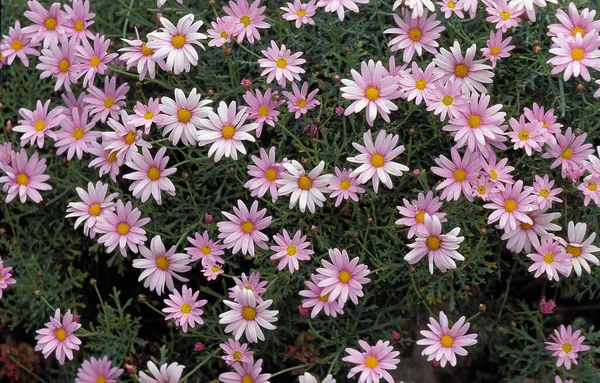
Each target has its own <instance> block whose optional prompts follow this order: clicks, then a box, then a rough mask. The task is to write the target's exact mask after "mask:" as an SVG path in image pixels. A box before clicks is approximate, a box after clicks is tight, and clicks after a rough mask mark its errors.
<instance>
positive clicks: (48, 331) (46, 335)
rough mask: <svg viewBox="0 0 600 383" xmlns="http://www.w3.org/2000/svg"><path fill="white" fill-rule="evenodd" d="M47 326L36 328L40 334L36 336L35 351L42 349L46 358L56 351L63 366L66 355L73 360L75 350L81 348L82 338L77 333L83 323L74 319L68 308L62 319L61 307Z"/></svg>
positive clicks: (57, 357)
mask: <svg viewBox="0 0 600 383" xmlns="http://www.w3.org/2000/svg"><path fill="white" fill-rule="evenodd" d="M45 326H46V327H45V328H42V329H39V330H36V333H37V334H38V335H37V336H36V337H35V339H36V340H37V345H36V346H35V351H41V352H42V354H44V358H46V359H48V356H50V354H52V352H56V359H57V360H58V363H60V365H61V366H62V365H63V364H64V363H65V357H67V358H68V359H69V360H73V351H74V350H79V345H80V344H81V340H79V338H77V336H76V335H75V331H77V330H78V329H79V328H80V327H81V324H79V323H78V322H76V321H74V320H73V314H71V310H67V312H66V313H65V315H64V316H63V318H62V319H61V315H60V309H56V311H55V312H54V316H51V317H50V321H49V322H46V324H45Z"/></svg>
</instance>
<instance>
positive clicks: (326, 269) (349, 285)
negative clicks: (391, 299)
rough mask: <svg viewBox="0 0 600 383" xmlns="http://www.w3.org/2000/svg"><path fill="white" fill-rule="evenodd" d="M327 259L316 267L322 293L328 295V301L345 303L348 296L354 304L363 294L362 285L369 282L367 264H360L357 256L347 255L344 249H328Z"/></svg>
mask: <svg viewBox="0 0 600 383" xmlns="http://www.w3.org/2000/svg"><path fill="white" fill-rule="evenodd" d="M329 259H330V260H331V262H329V261H327V260H325V259H323V260H321V266H322V267H320V268H318V269H317V274H318V275H319V276H320V278H319V279H320V280H319V282H318V283H317V285H318V286H319V287H322V288H323V291H322V294H323V295H325V294H327V295H329V301H333V300H336V299H337V300H338V302H339V303H340V305H343V304H345V303H346V301H347V300H348V298H350V300H351V301H352V303H354V304H355V305H356V304H358V298H359V297H362V296H363V295H364V293H363V285H365V284H367V283H369V282H371V279H369V278H367V275H369V273H370V270H369V267H368V266H367V265H364V264H361V263H359V262H360V259H359V258H358V257H354V258H352V260H350V258H349V257H348V252H346V250H342V251H340V250H339V249H329Z"/></svg>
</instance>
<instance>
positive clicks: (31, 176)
mask: <svg viewBox="0 0 600 383" xmlns="http://www.w3.org/2000/svg"><path fill="white" fill-rule="evenodd" d="M2 170H3V171H4V172H5V173H6V175H5V176H2V177H0V184H4V185H3V186H2V191H4V192H7V195H6V203H9V202H10V201H12V200H13V199H15V197H17V196H18V197H19V200H20V201H21V203H25V201H27V198H29V199H30V200H32V201H33V202H35V203H40V202H41V201H42V195H41V194H40V193H39V191H38V190H52V186H50V185H48V184H47V183H46V181H48V180H49V179H50V176H49V175H47V174H44V172H45V171H46V159H45V158H43V159H41V160H39V159H38V152H35V153H34V154H33V155H32V156H31V158H29V159H28V158H27V152H26V151H25V149H21V151H20V152H18V153H14V154H13V155H12V160H11V163H10V165H2Z"/></svg>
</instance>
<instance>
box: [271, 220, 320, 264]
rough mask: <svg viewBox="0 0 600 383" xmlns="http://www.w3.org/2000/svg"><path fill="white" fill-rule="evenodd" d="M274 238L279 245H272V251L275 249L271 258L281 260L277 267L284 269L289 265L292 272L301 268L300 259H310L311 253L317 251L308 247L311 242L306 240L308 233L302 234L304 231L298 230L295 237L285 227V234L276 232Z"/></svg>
mask: <svg viewBox="0 0 600 383" xmlns="http://www.w3.org/2000/svg"><path fill="white" fill-rule="evenodd" d="M273 240H274V241H275V242H276V243H277V245H273V246H271V247H270V250H271V251H274V252H275V254H273V255H272V256H271V257H270V258H269V259H271V260H279V265H277V269H279V270H283V269H284V268H285V266H288V268H289V270H290V274H293V273H294V271H296V270H300V265H299V263H298V261H309V260H310V259H311V255H313V254H314V253H315V252H314V251H312V250H311V249H308V247H309V246H310V242H309V241H307V240H306V235H302V231H300V230H298V231H296V233H295V234H294V237H290V235H289V234H288V232H287V230H285V229H283V235H281V234H275V235H274V236H273Z"/></svg>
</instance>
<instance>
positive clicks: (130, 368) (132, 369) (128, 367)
mask: <svg viewBox="0 0 600 383" xmlns="http://www.w3.org/2000/svg"><path fill="white" fill-rule="evenodd" d="M125 369H126V370H127V372H128V373H130V374H135V371H136V368H135V366H134V365H133V364H127V363H126V364H125Z"/></svg>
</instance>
